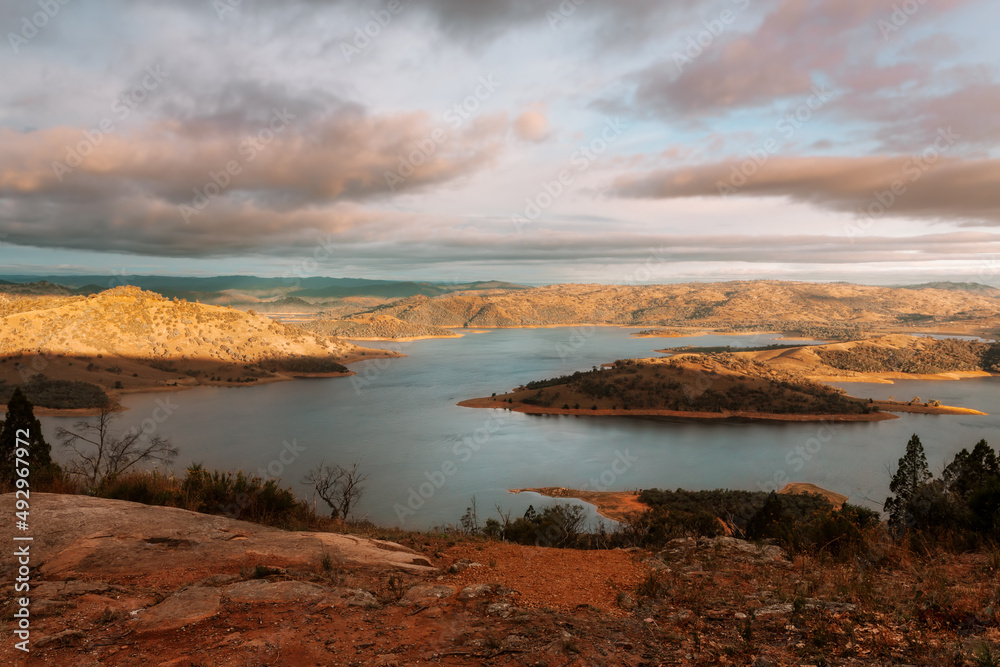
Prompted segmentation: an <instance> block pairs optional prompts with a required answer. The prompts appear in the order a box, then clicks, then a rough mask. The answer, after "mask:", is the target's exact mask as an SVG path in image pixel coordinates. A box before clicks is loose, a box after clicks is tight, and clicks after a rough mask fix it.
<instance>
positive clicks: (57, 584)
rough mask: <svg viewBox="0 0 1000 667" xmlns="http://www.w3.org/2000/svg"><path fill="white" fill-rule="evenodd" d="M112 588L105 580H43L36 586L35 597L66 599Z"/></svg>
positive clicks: (41, 598) (40, 598)
mask: <svg viewBox="0 0 1000 667" xmlns="http://www.w3.org/2000/svg"><path fill="white" fill-rule="evenodd" d="M110 589H111V586H109V585H108V584H106V583H104V582H103V581H80V580H77V579H72V580H68V581H43V582H40V583H38V584H35V586H34V596H35V599H39V600H65V599H66V598H69V597H71V596H74V595H83V594H84V593H104V592H105V591H108V590H110Z"/></svg>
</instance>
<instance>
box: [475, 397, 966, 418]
mask: <svg viewBox="0 0 1000 667" xmlns="http://www.w3.org/2000/svg"><path fill="white" fill-rule="evenodd" d="M458 405H459V406H461V407H463V408H499V409H502V410H511V411H513V412H522V413H524V414H527V415H573V416H578V417H665V418H669V419H699V420H705V419H713V420H719V421H726V420H732V421H765V422H879V421H886V420H888V419H898V417H896V416H895V415H892V414H888V413H887V412H873V413H871V414H867V415H798V414H773V413H768V412H746V411H732V412H693V411H687V410H587V409H584V408H580V409H573V408H569V409H562V408H546V407H542V406H538V405H525V404H523V403H506V402H504V401H502V400H500V399H499V398H473V399H469V400H467V401H461V402H460V403H458ZM943 407H944V406H942V408H943ZM954 409H956V410H961V409H962V408H954ZM899 412H902V411H901V410H900V411H899ZM940 414H954V413H949V412H941V413H940ZM962 414H968V413H962Z"/></svg>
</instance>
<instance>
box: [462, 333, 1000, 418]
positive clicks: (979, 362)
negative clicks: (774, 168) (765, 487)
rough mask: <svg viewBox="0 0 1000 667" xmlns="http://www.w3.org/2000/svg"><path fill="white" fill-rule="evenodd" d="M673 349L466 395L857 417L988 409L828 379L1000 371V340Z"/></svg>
mask: <svg viewBox="0 0 1000 667" xmlns="http://www.w3.org/2000/svg"><path fill="white" fill-rule="evenodd" d="M660 352H664V353H669V354H670V355H671V356H668V357H658V358H651V359H624V360H619V361H616V362H614V363H613V364H606V366H607V369H606V370H599V369H597V368H594V369H593V370H591V371H578V372H576V373H573V374H572V375H566V376H563V377H558V378H552V379H548V380H538V381H535V382H529V383H527V384H526V385H524V386H523V387H519V388H517V389H515V390H514V391H511V392H506V393H503V394H500V395H496V394H494V396H492V397H490V398H476V399H471V400H467V401H463V402H461V403H459V405H462V406H464V407H473V408H498V407H499V408H504V407H507V408H510V409H514V410H517V411H520V412H528V413H536V414H574V415H588V414H589V415H648V416H664V417H685V418H703V419H704V418H712V419H718V418H733V417H739V418H748V419H770V420H795V421H801V420H814V419H827V418H835V419H838V420H850V421H877V420H883V419H891V418H892V416H891V415H887V414H884V413H883V412H882V411H891V412H922V413H938V414H982V413H980V412H977V411H976V410H970V409H966V408H957V407H951V406H942V405H940V404H939V403H937V402H936V401H934V402H931V401H924V402H923V403H921V402H920V401H915V400H909V401H899V402H897V401H873V400H861V399H857V398H852V397H849V396H846V395H845V392H844V391H843V390H841V389H838V388H834V387H830V386H828V385H826V384H823V382H837V381H839V382H891V380H892V379H959V378H963V377H980V376H988V375H990V374H991V373H994V372H1000V344H998V343H994V344H988V343H981V342H976V341H963V340H954V339H947V340H938V339H934V338H928V337H915V336H907V335H900V334H895V335H888V336H881V337H877V338H873V339H870V340H863V341H853V342H848V343H831V344H828V345H803V346H787V347H780V346H768V347H767V348H764V349H757V350H749V351H744V352H738V351H735V350H732V351H722V352H718V351H699V350H697V349H690V348H687V349H685V348H680V349H678V350H660Z"/></svg>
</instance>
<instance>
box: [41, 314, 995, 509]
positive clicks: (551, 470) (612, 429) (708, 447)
mask: <svg viewBox="0 0 1000 667" xmlns="http://www.w3.org/2000/svg"><path fill="white" fill-rule="evenodd" d="M633 331H637V329H627V328H614V327H597V328H580V327H576V328H542V329H497V330H490V331H488V332H485V333H470V334H468V335H466V336H464V337H462V338H457V339H434V340H425V341H416V342H413V343H403V344H397V343H364V344H365V345H368V346H379V347H384V348H390V349H396V350H399V351H402V352H403V353H404V354H406V355H408V356H406V357H405V358H400V359H392V360H385V359H381V360H371V361H365V362H361V363H358V364H353V365H352V366H351V368H352V370H354V371H356V372H357V373H358V375H357V376H355V377H351V378H320V379H302V380H296V381H293V382H280V383H274V384H268V385H262V386H259V387H239V388H218V387H199V388H195V389H192V390H190V391H184V392H179V393H163V394H138V395H131V396H127V397H126V398H125V400H124V404H125V405H126V406H127V407H128V408H130V410H129V411H128V412H126V413H124V414H123V415H122V417H121V419H120V420H119V424H118V427H119V428H122V429H127V428H130V427H132V426H139V425H141V424H142V423H143V420H150V421H148V422H147V424H151V423H153V422H152V418H153V416H154V415H156V416H159V417H162V416H163V415H164V413H165V411H164V410H163V408H162V406H164V405H165V406H167V407H168V408H169V411H170V412H171V414H170V415H169V416H167V417H166V419H164V420H162V422H161V423H158V424H156V426H155V429H156V430H155V432H156V434H157V435H162V436H166V437H169V438H170V439H171V440H172V442H173V443H174V444H175V445H176V446H177V447H179V448H180V457H179V458H178V461H177V463H176V464H175V470H176V471H178V472H179V473H180V474H182V473H183V468H184V467H185V466H187V465H188V464H190V463H191V462H199V463H202V464H203V465H204V466H205V467H207V468H218V469H223V470H237V469H241V470H244V471H250V472H253V473H255V474H264V475H274V476H277V477H280V478H281V479H282V480H283V483H284V484H285V485H286V486H292V487H294V488H295V490H296V492H297V493H299V494H300V495H301V496H302V497H304V498H309V499H311V498H312V493H311V490H309V489H307V488H306V487H305V486H304V485H302V484H301V479H302V477H303V476H304V475H305V474H306V472H307V471H308V470H309V469H310V468H311V467H312V466H314V465H316V464H318V463H320V462H322V461H325V462H326V463H328V464H332V463H339V464H344V465H347V464H350V463H352V462H354V461H356V460H360V461H361V467H362V469H363V471H364V472H366V473H368V475H369V477H368V480H367V482H366V484H365V488H366V491H365V494H364V497H363V499H362V501H361V503H360V504H359V506H358V508H357V512H356V516H358V517H362V516H367V518H369V519H371V520H372V521H375V522H376V523H380V524H384V525H401V526H403V527H405V528H417V529H423V528H430V527H432V526H435V525H443V524H445V523H457V522H458V520H459V518H460V517H461V515H462V513H463V512H464V511H465V508H466V506H467V505H468V504H469V499H470V498H471V497H472V496H473V495H475V496H476V499H477V503H478V506H479V517H480V520H481V521H482V520H484V519H485V518H486V517H487V516H489V515H490V514H492V513H493V507H494V506H495V505H496V504H498V503H499V504H501V505H502V506H503V507H504V508H505V509H511V510H513V511H514V515H515V516H516V515H518V514H521V513H523V512H524V510H525V509H526V508H527V506H528V504H529V503H532V504H534V505H535V506H536V507H539V506H544V505H547V504H549V503H550V502H552V501H550V500H548V499H542V498H540V497H538V496H535V495H534V494H521V495H512V494H509V493H507V491H506V490H507V489H510V488H524V487H541V486H563V487H571V488H582V487H586V488H590V489H597V490H603V489H607V490H629V489H641V488H650V487H661V488H678V487H683V488H687V489H710V488H718V487H728V488H738V489H771V488H774V487H775V486H779V487H780V486H783V485H784V483H785V482H787V481H797V482H812V483H814V484H817V485H819V486H822V487H824V488H828V489H831V490H833V491H838V492H840V493H843V494H846V495H848V496H850V498H851V501H852V502H856V503H860V504H866V505H869V506H871V507H877V508H879V509H881V504H882V502H883V501H884V500H885V497H886V495H887V493H888V486H889V480H890V477H891V472H890V471H891V470H894V469H895V466H896V461H897V460H898V459H899V457H900V456H902V455H903V452H904V450H905V446H906V442H907V440H908V439H909V438H910V436H911V435H912V434H913V433H917V434H919V435H920V437H921V440H922V441H923V443H924V446H925V448H926V450H927V458H928V462H929V463H930V464H931V467H932V470H933V471H934V472H935V473H938V472H940V470H941V468H942V467H943V466H944V465H945V463H947V461H949V460H950V459H951V457H952V456H953V455H954V454H955V452H957V451H958V450H959V449H961V448H962V447H967V448H970V449H971V447H972V446H973V445H974V444H975V443H976V442H977V441H978V440H980V439H982V438H986V439H987V440H992V442H991V444H993V445H994V446H997V445H1000V437H998V435H1000V416H998V415H995V414H993V415H990V416H986V417H977V416H957V415H902V417H901V418H900V419H897V420H892V421H885V422H877V423H859V424H840V425H826V424H822V423H811V424H810V423H805V424H803V423H705V422H696V421H662V420H653V419H643V418H622V417H572V416H532V415H524V414H520V413H514V412H507V411H501V412H496V413H495V412H493V411H488V410H477V409H470V408H461V407H458V406H457V405H455V404H456V403H457V402H458V401H461V400H464V399H467V398H474V397H479V396H489V395H490V394H492V393H493V392H497V393H501V392H504V391H507V390H509V389H512V388H514V387H516V386H518V385H521V384H523V383H525V382H528V381H530V380H538V379H542V378H549V377H553V376H557V375H562V374H566V373H571V372H573V371H576V370H586V369H589V368H591V367H592V366H594V365H599V364H602V363H607V362H611V361H614V360H616V359H622V358H628V357H649V356H657V355H656V354H655V353H653V350H654V349H663V348H666V347H676V346H683V345H699V346H715V345H734V346H737V345H738V346H742V347H747V346H760V345H768V344H772V343H774V342H775V341H776V338H777V336H772V335H763V336H761V335H758V336H701V337H698V338H633V337H630V336H629V334H630V333H631V332H633ZM840 386H843V387H844V388H845V389H847V390H848V393H851V394H852V395H855V396H859V397H863V398H867V397H869V396H871V397H874V398H888V397H889V396H895V397H896V398H897V399H901V398H904V397H905V398H906V399H909V398H911V397H912V396H914V395H918V396H920V397H921V398H923V399H924V400H932V399H937V400H940V401H941V402H942V403H945V404H950V405H961V406H964V407H971V408H976V409H979V410H983V411H985V412H996V411H997V406H1000V378H997V377H990V378H979V379H971V380H962V381H955V382H917V381H913V382H909V381H907V382H897V383H895V384H892V385H879V384H850V383H844V384H841V385H840ZM157 408H160V410H159V411H158V410H157ZM41 419H42V423H43V429H44V430H45V435H46V437H47V438H48V439H49V442H50V443H52V445H53V452H54V454H56V455H57V458H58V455H59V454H61V452H59V451H57V450H59V447H58V445H57V444H56V442H57V441H56V438H55V429H56V427H57V426H59V425H64V426H69V424H71V423H72V422H73V421H74V420H72V419H60V418H53V417H43V418H41Z"/></svg>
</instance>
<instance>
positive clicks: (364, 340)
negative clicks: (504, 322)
mask: <svg viewBox="0 0 1000 667" xmlns="http://www.w3.org/2000/svg"><path fill="white" fill-rule="evenodd" d="M471 333H475V332H471ZM462 336H463V334H460V333H457V334H452V335H450V336H404V337H402V338H388V337H382V338H342V339H341V340H346V341H348V342H349V343H374V342H383V343H412V342H413V341H416V340H431V339H433V338H461V337H462Z"/></svg>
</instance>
